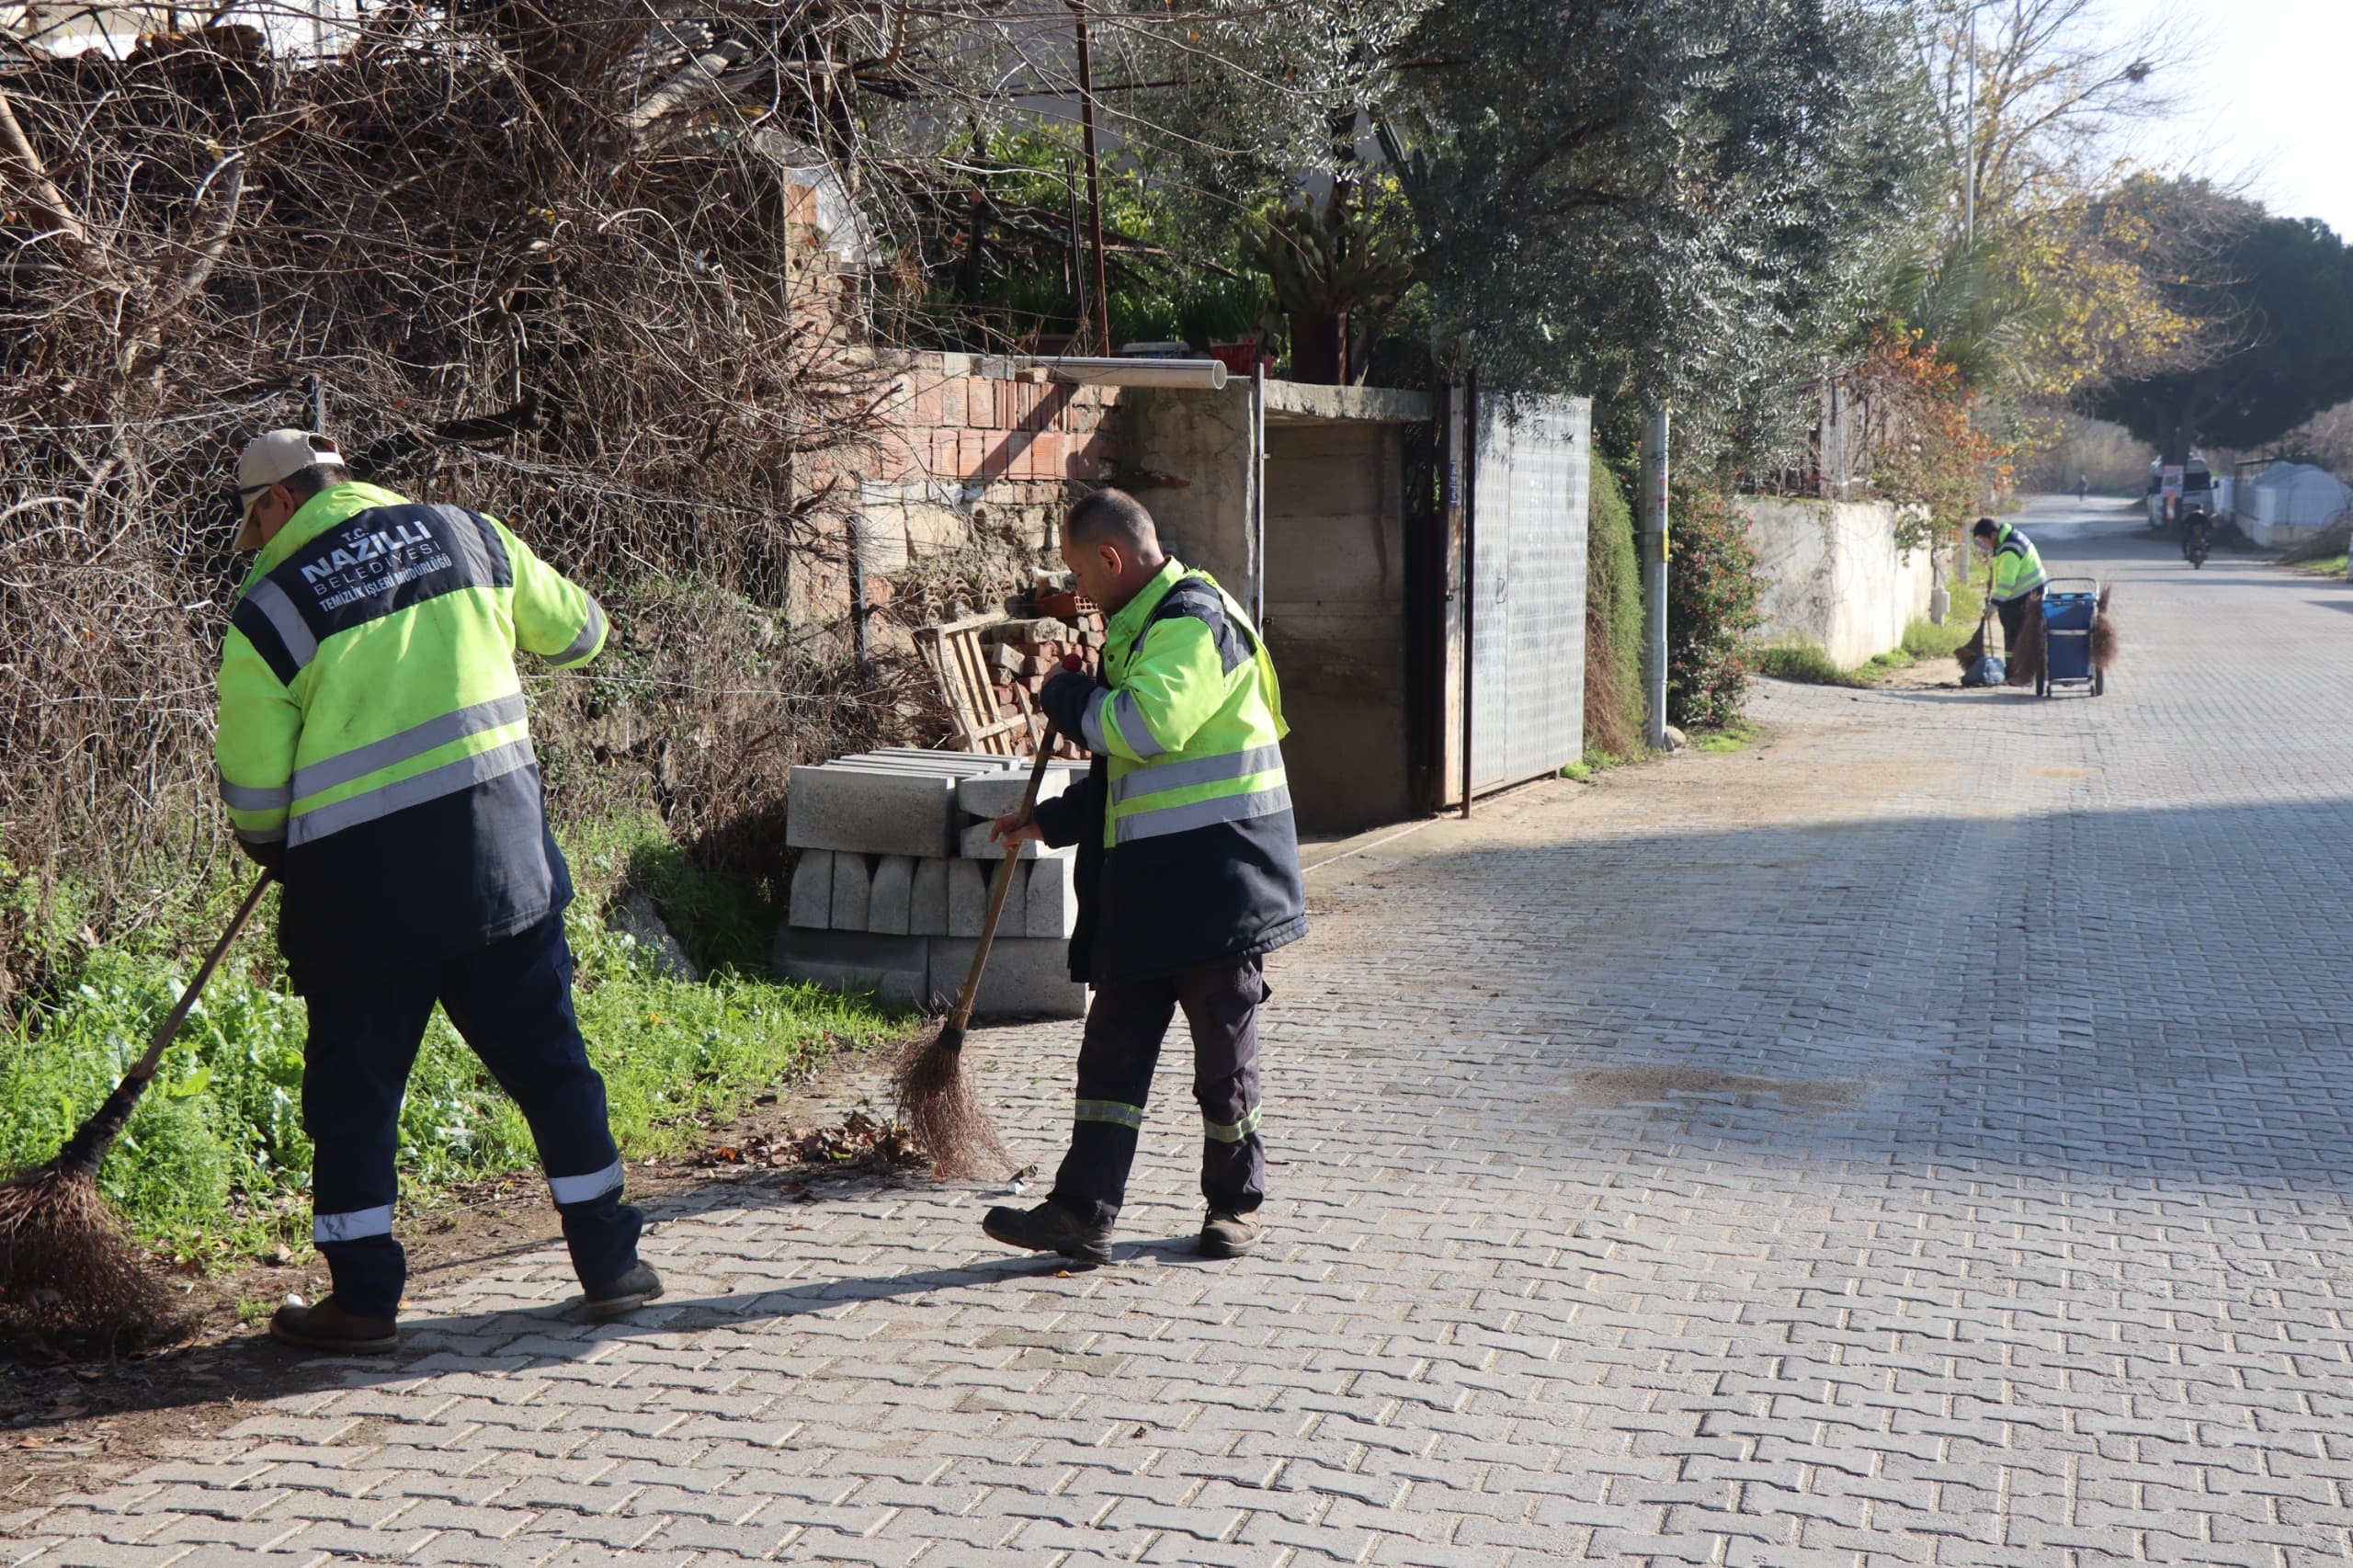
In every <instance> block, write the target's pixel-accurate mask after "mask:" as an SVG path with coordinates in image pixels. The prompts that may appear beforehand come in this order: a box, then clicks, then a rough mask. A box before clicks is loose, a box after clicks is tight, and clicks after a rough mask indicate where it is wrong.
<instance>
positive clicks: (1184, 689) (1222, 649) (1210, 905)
mask: <svg viewBox="0 0 2353 1568" xmlns="http://www.w3.org/2000/svg"><path fill="white" fill-rule="evenodd" d="M1103 678H1104V679H1105V680H1106V681H1107V682H1108V685H1106V686H1103V687H1097V690H1096V693H1095V695H1094V698H1093V699H1092V700H1091V701H1090V703H1089V706H1088V708H1087V710H1086V720H1085V722H1084V725H1083V728H1084V730H1085V732H1086V733H1085V739H1086V745H1087V747H1088V749H1089V750H1091V751H1093V752H1094V753H1095V766H1094V767H1093V768H1092V769H1091V770H1090V772H1089V774H1088V777H1087V780H1086V784H1085V785H1083V786H1082V787H1081V788H1080V789H1079V790H1074V791H1072V792H1071V793H1070V794H1068V795H1066V796H1064V797H1063V799H1061V800H1059V801H1046V802H1041V803H1040V806H1039V808H1038V822H1039V825H1040V827H1041V828H1042V829H1043V830H1044V831H1045V834H1046V836H1047V840H1048V842H1049V843H1052V844H1056V845H1067V844H1073V843H1077V844H1079V845H1080V846H1081V854H1080V865H1079V877H1078V881H1079V927H1078V931H1077V934H1076V935H1075V936H1074V937H1072V940H1071V971H1072V973H1073V974H1074V976H1075V977H1077V978H1079V979H1081V980H1086V981H1091V982H1092V983H1096V984H1104V983H1114V982H1118V981H1122V980H1131V979H1143V978H1147V977H1151V976H1154V975H1163V974H1172V973H1176V972H1178V971H1183V970H1187V969H1194V968H1199V967H1200V966H1202V965H1204V964H1209V963H1213V962H1217V961H1220V960H1229V959H1240V958H1247V957H1253V956H1256V955H1258V954H1263V953H1267V952H1271V951H1273V950H1274V949H1276V948H1279V947H1281V946H1283V945H1284V944H1285V943H1288V942H1291V941H1295V940H1297V939H1298V938H1299V937H1302V936H1304V935H1305V934H1306V930H1307V899H1306V892H1305V888H1304V886H1303V884H1302V880H1301V876H1300V869H1299V838H1298V831H1297V828H1296V826H1295V825H1294V824H1293V821H1292V817H1291V808H1290V786H1289V783H1288V780H1287V778H1286V775H1285V773H1284V770H1283V756H1282V745H1281V742H1282V738H1283V736H1284V734H1285V733H1287V731H1288V726H1287V725H1286V724H1285V723H1284V722H1283V717H1282V693H1281V688H1280V687H1279V684H1278V682H1277V680H1276V678H1275V669H1274V665H1273V662H1272V661H1271V660H1270V659H1268V658H1267V651H1266V647H1265V645H1264V644H1263V643H1262V642H1260V640H1259V638H1258V635H1257V632H1256V630H1255V629H1254V628H1253V627H1252V626H1251V625H1250V622H1249V619H1248V618H1247V617H1246V616H1245V615H1244V614H1243V612H1242V609H1241V607H1239V606H1238V605H1236V604H1235V603H1234V602H1233V600H1232V599H1231V598H1229V597H1226V595H1225V593H1224V591H1223V590H1222V589H1221V588H1220V587H1219V586H1218V585H1217V584H1216V582H1215V581H1214V580H1213V579H1212V578H1211V577H1210V576H1209V575H1208V574H1206V573H1200V572H1188V571H1187V570H1186V569H1185V567H1184V566H1183V565H1181V564H1180V563H1178V562H1175V561H1171V562H1168V563H1167V564H1166V565H1165V566H1164V567H1163V568H1162V569H1161V571H1160V574H1158V575H1157V576H1156V577H1154V579H1153V581H1152V582H1151V583H1150V584H1149V585H1146V587H1145V588H1144V590H1143V591H1142V593H1140V594H1138V595H1137V596H1136V597H1135V598H1133V599H1132V600H1131V601H1130V602H1129V603H1128V604H1126V605H1125V606H1123V607H1121V608H1120V612H1119V613H1118V614H1117V615H1114V616H1113V617H1112V618H1111V620H1110V623H1109V625H1108V627H1107V628H1106V629H1105V641H1104V648H1103Z"/></svg>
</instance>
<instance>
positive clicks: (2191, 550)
mask: <svg viewBox="0 0 2353 1568" xmlns="http://www.w3.org/2000/svg"><path fill="white" fill-rule="evenodd" d="M2212 549H2213V540H2212V538H2211V529H2210V528H2209V527H2208V524H2207V520H2206V509H2205V508H2204V507H2202V506H2192V507H2190V508H2189V509H2188V511H2186V512H2184V513H2183V514H2182V515H2181V558H2182V559H2183V560H2184V561H2187V562H2189V563H2190V564H2191V565H2192V566H2203V565H2204V564H2205V563H2206V557H2207V555H2208V554H2209V553H2210V552H2211V551H2212Z"/></svg>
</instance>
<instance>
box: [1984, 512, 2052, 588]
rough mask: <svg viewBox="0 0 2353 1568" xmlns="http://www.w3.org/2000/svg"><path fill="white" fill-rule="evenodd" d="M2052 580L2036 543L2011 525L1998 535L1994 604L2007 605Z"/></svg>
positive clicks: (1995, 545)
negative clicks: (2044, 568) (2043, 564)
mask: <svg viewBox="0 0 2353 1568" xmlns="http://www.w3.org/2000/svg"><path fill="white" fill-rule="evenodd" d="M2048 581H2050V579H2049V577H2048V576H2047V575H2046V574H2044V572H2043V570H2042V553H2041V551H2038V550H2036V549H2035V548H2034V540H2030V539H2029V538H2027V537H2026V535H2024V534H2022V533H2020V532H2018V528H2017V527H2016V526H2015V525H2013V524H2010V523H2004V524H2003V525H2002V531H2001V532H2000V533H1997V534H1995V536H1994V602H1995V604H1997V605H2002V604H2007V603H2009V602H2010V601H2011V600H2012V599H2016V598H2023V597H2025V596H2027V595H2028V594H2030V593H2032V592H2034V590H2035V589H2037V588H2039V587H2040V586H2042V585H2043V584H2044V583H2046V582H2048Z"/></svg>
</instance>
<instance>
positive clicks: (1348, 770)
mask: <svg viewBox="0 0 2353 1568" xmlns="http://www.w3.org/2000/svg"><path fill="white" fill-rule="evenodd" d="M1249 412H1250V405H1249V388H1248V387H1247V385H1246V384H1245V383H1243V382H1241V381H1233V382H1230V383H1229V384H1228V385H1227V387H1226V389H1225V390H1224V391H1223V392H1176V391H1167V390H1160V391H1147V390H1143V389H1131V390H1130V391H1128V392H1125V393H1124V394H1123V395H1122V397H1121V398H1120V458H1121V464H1120V473H1121V476H1122V482H1123V483H1125V484H1126V485H1127V486H1128V487H1129V488H1131V490H1133V491H1134V493H1135V494H1136V495H1137V497H1138V498H1139V499H1141V500H1142V502H1143V504H1144V505H1145V506H1149V507H1150V508H1152V515H1153V518H1154V521H1155V522H1157V523H1158V524H1159V525H1160V531H1161V538H1162V540H1163V541H1164V542H1165V543H1167V544H1168V545H1169V546H1170V548H1171V549H1172V551H1174V553H1176V555H1177V556H1178V557H1179V558H1181V559H1182V560H1183V561H1184V562H1186V563H1187V564H1188V565H1191V566H1198V567H1200V568H1201V569H1202V570H1204V571H1206V572H1208V573H1210V574H1211V575H1212V576H1214V577H1216V578H1217V579H1218V581H1219V582H1220V583H1222V585H1224V586H1225V589H1226V591H1227V592H1228V593H1230V594H1232V595H1233V597H1234V598H1236V599H1237V600H1239V601H1241V602H1242V603H1243V604H1245V605H1247V604H1248V603H1249V602H1250V585H1251V575H1252V568H1253V566H1254V564H1255V563H1256V562H1254V559H1253V557H1254V552H1255V551H1256V541H1255V540H1253V539H1252V537H1251V529H1250V526H1249V489H1248V479H1249V472H1248V468H1249V465H1248V456H1247V455H1248V452H1249ZM1428 417H1429V400H1428V399H1427V397H1426V396H1423V395H1421V394H1419V393H1414V392H1393V391H1386V390H1382V389H1376V388H1365V387H1302V386H1295V385H1293V384H1291V383H1290V382H1286V381H1270V382H1268V383H1267V467H1266V483H1267V498H1266V551H1267V560H1266V563H1265V570H1266V585H1265V593H1266V611H1265V618H1264V619H1265V622H1266V624H1265V627H1264V631H1265V633H1266V638H1267V651H1268V652H1269V653H1271V654H1272V655H1273V656H1274V660H1275V669H1276V672H1277V674H1278V675H1279V676H1280V678H1281V680H1282V685H1283V706H1284V710H1285V713H1286V716H1287V717H1288V718H1289V719H1290V724H1291V736H1290V741H1289V743H1288V744H1286V745H1285V746H1284V748H1283V755H1284V761H1285V764H1286V766H1287V767H1288V768H1289V770H1290V790H1291V801H1292V803H1293V806H1294V809H1295V810H1296V811H1297V812H1298V813H1299V823H1300V826H1301V828H1302V830H1304V831H1306V832H1309V833H1335V832H1346V831H1350V830H1353V829H1356V828H1359V827H1366V826H1370V825H1371V824H1376V823H1382V822H1395V821H1397V820H1399V819H1400V818H1403V817H1407V816H1411V815H1413V814H1414V811H1415V802H1414V800H1413V793H1412V774H1411V769H1412V759H1413V745H1412V742H1411V737H1410V736H1409V735H1408V734H1407V732H1406V724H1407V717H1408V714H1409V712H1410V706H1409V702H1408V693H1407V689H1406V679H1407V673H1406V667H1405V653H1406V638H1405V606H1406V598H1405V594H1406V588H1405V562H1404V556H1405V538H1404V494H1403V492H1404V474H1403V466H1402V454H1403V447H1402V442H1403V437H1402V434H1401V431H1402V428H1403V425H1402V423H1401V422H1404V421H1409V420H1415V419H1419V420H1427V418H1428Z"/></svg>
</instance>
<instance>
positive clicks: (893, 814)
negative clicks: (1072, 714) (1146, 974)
mask: <svg viewBox="0 0 2353 1568" xmlns="http://www.w3.org/2000/svg"><path fill="white" fill-rule="evenodd" d="M1083 773H1084V768H1083V766H1082V765H1080V764H1077V763H1074V762H1063V761H1057V762H1054V763H1051V764H1050V765H1049V766H1048V767H1047V769H1046V776H1045V778H1043V779H1042V780H1041V781H1040V784H1039V788H1038V793H1039V797H1040V799H1041V800H1042V799H1048V798H1051V797H1052V796H1055V795H1059V794H1061V793H1062V792H1063V790H1067V789H1069V788H1070V787H1071V786H1072V785H1073V784H1074V783H1076V782H1077V780H1078V779H1079V778H1081V777H1082V776H1083ZM1028 783H1029V761H1028V759H1025V758H1018V757H1009V756H985V755H977V754H973V753H968V752H931V751H907V750H893V751H877V752H864V753H861V754H859V755H858V756H846V757H841V758H838V759H836V760H835V761H833V762H828V763H824V764H822V765H820V766H817V767H796V768H794V769H793V770H792V783H791V793H790V797H789V801H790V809H789V811H788V812H787V814H786V820H785V842H786V843H787V844H788V845H790V846H791V847H792V848H793V849H795V850H797V851H799V858H798V860H797V861H796V862H795V864H794V867H793V872H792V887H791V895H790V903H789V907H788V910H787V915H786V924H785V926H784V928H783V929H782V930H781V931H779V932H778V934H777V944H776V964H777V968H778V970H779V971H780V972H782V973H783V974H784V975H785V976H786V978H788V979H791V980H799V981H806V982H811V983H815V984H820V985H826V986H830V987H832V988H834V989H835V990H840V991H871V992H873V993H875V994H877V995H879V996H881V998H882V999H883V1000H884V1001H886V1002H893V1003H898V1004H901V1005H904V1006H920V1007H931V1006H938V1007H946V1006H949V1005H951V1004H952V1003H953V1001H954V999H955V996H956V993H957V992H958V991H959V990H960V989H961V987H962V985H963V983H964V975H965V972H966V971H967V970H969V969H970V968H971V966H972V950H973V948H974V947H975V946H976V943H977V938H978V937H980V934H981V924H982V921H983V919H984V918H985V917H986V915H987V913H988V900H989V890H990V885H991V879H992V878H993V877H994V876H995V873H996V869H997V867H998V865H999V864H1000V863H1001V862H1002V861H1003V860H1004V858H1005V852H1004V850H1003V849H1002V848H1000V847H998V846H994V845H992V844H990V843H989V841H988V832H989V823H990V822H991V821H992V820H993V819H995V818H996V817H998V816H1002V815H1003V814H1005V813H1006V812H1009V811H1011V810H1013V809H1014V808H1015V807H1016V806H1017V805H1018V804H1020V801H1021V792H1022V790H1023V789H1024V788H1025V787H1027V785H1028ZM1075 863H1076V858H1075V852H1074V851H1073V850H1069V849H1046V848H1044V847H1043V846H1040V845H1036V844H1026V845H1024V846H1022V848H1021V856H1020V858H1019V860H1018V861H1017V863H1016V864H1015V866H1014V877H1013V885H1012V887H1011V889H1010V891H1009V892H1007V894H1006V906H1005V915H1004V916H1003V918H1002V919H1000V920H999V921H998V923H997V932H996V940H995V945H994V946H993V947H992V948H991V949H990V952H989V966H988V972H987V975H986V977H985V978H984V979H983V981H982V983H981V994H980V997H979V999H978V1002H977V1004H976V1006H975V1007H974V1016H975V1017H983V1018H986V1017H1057V1018H1075V1017H1084V1016H1085V1014H1086V987H1084V986H1081V985H1076V984H1074V983H1072V981H1071V979H1070V971H1069V962H1068V960H1069V942H1070V934H1071V931H1072V930H1073V928H1074V926H1076V925H1077V921H1078V894H1077V889H1076V887H1075V885H1074V881H1073V871H1074V869H1075Z"/></svg>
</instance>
